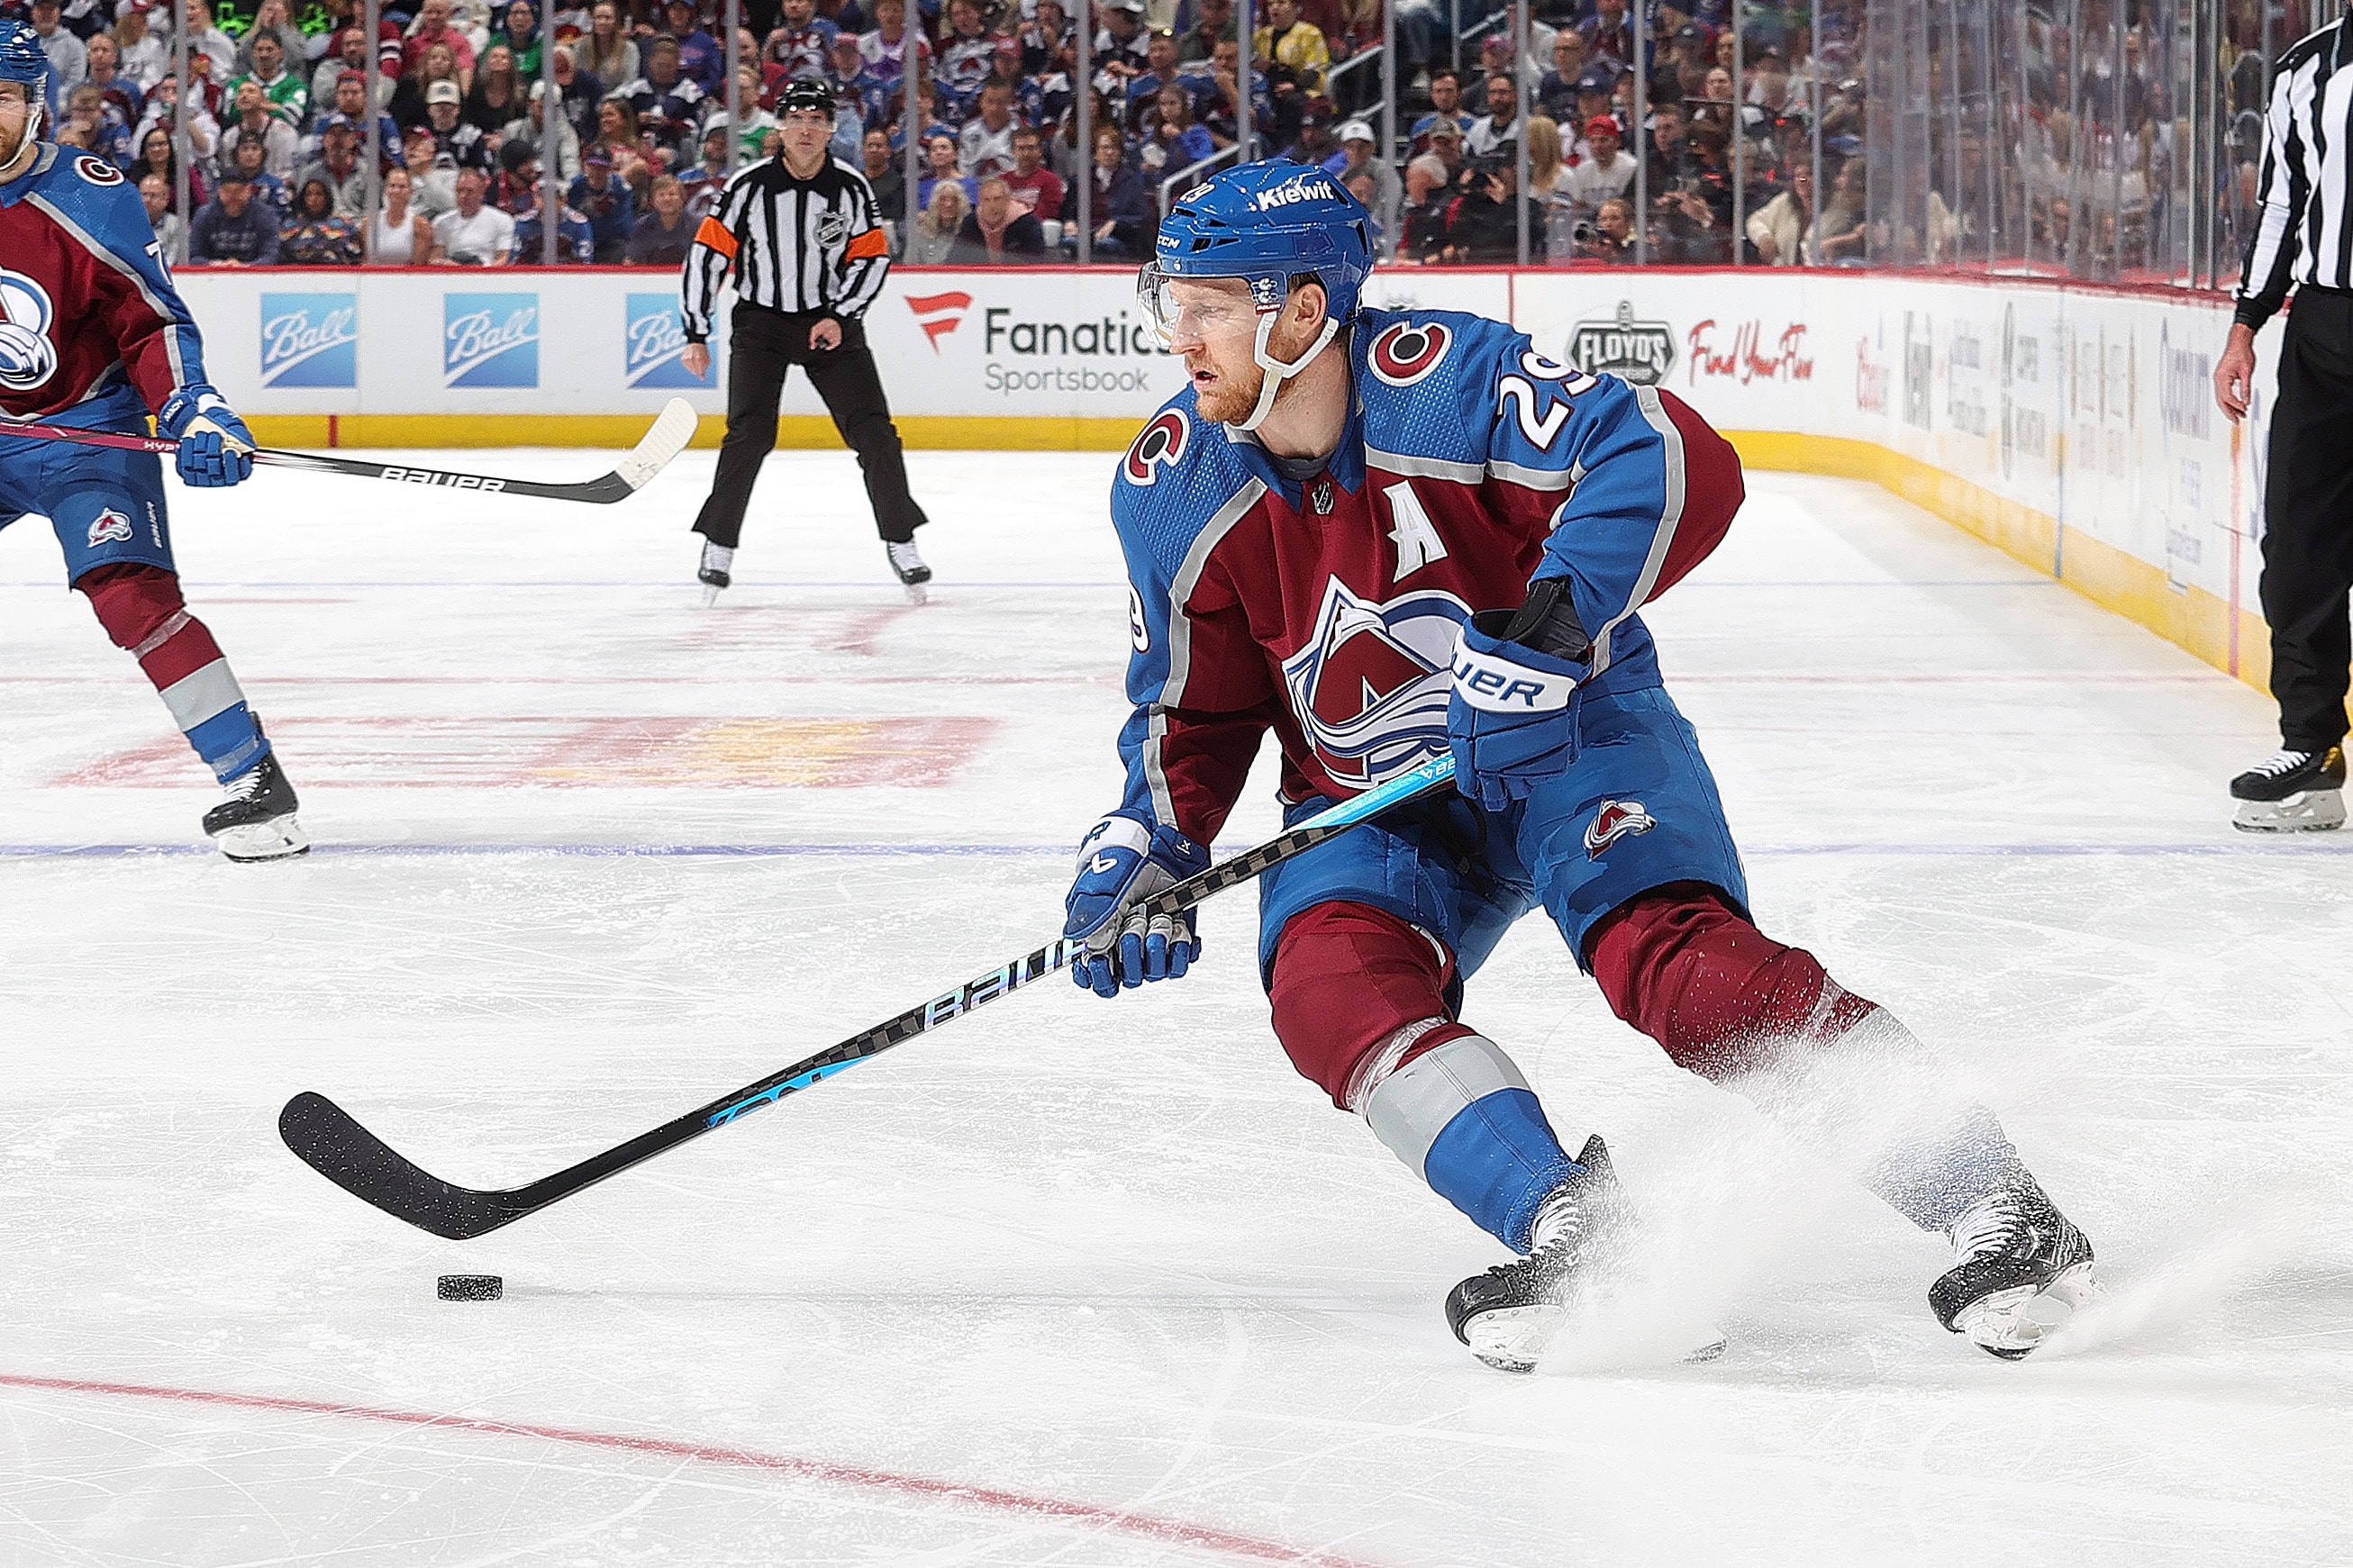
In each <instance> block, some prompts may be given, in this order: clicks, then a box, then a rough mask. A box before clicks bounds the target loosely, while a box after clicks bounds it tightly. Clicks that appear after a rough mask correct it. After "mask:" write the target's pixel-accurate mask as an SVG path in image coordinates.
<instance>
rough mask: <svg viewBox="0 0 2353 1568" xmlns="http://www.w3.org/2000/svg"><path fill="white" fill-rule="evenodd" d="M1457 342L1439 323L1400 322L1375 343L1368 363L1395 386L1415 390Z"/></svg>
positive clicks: (1368, 356)
mask: <svg viewBox="0 0 2353 1568" xmlns="http://www.w3.org/2000/svg"><path fill="white" fill-rule="evenodd" d="M1453 341H1454V334H1453V333H1451V332H1450V331H1447V330H1446V328H1445V327H1444V326H1442V325H1441V324H1440V323H1439V322H1437V321H1430V322H1427V323H1422V324H1417V323H1415V322H1412V321H1399V322H1398V324H1397V325H1396V326H1394V327H1391V328H1389V329H1388V331H1385V332H1383V333H1382V334H1381V335H1380V336H1379V337H1377V338H1375V339H1374V340H1373V347H1372V352H1371V353H1370V354H1368V355H1367V356H1366V363H1369V364H1370V365H1371V366H1372V367H1373V374H1375V375H1377V376H1379V377H1380V378H1381V379H1382V380H1383V381H1386V382H1388V384H1390V385H1391V386H1411V385H1413V384H1415V383H1416V382H1419V381H1426V380H1428V379H1429V377H1430V373H1431V372H1432V371H1434V370H1436V369H1437V368H1438V367H1439V364H1440V362H1442V361H1443V360H1444V359H1445V358H1446V351H1447V349H1448V347H1449V346H1450V345H1451V343H1452V342H1453Z"/></svg>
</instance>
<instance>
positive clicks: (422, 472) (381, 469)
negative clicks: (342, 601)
mask: <svg viewBox="0 0 2353 1568" xmlns="http://www.w3.org/2000/svg"><path fill="white" fill-rule="evenodd" d="M696 425H697V419H696V416H695V412H694V406H693V405H691V404H690V403H688V402H687V400H686V399H685V398H683V397H673V398H671V399H670V403H669V404H668V405H667V406H665V407H664V408H663V409H662V411H661V413H660V414H659V415H658V416H656V417H655V419H654V422H653V424H652V425H651V426H648V428H647V430H646V433H645V434H644V435H643V436H641V437H638V444H637V445H636V446H635V447H631V448H629V454H628V457H626V458H622V459H621V461H620V464H619V466H618V467H617V468H614V469H613V470H612V471H611V472H609V473H607V474H604V475H602V476H600V477H598V478H596V479H589V480H586V481H585V482H583V483H580V484H570V485H565V484H548V483H544V482H543V481H541V480H538V479H499V478H496V477H495V476H492V475H490V474H466V473H459V472H458V471H457V470H455V469H451V468H421V467H419V466H417V464H414V463H376V462H371V461H369V460H368V459H366V458H340V457H334V456H332V455H330V454H328V453H325V452H284V451H280V450H279V449H278V448H276V447H256V448H255V449H254V453H253V460H254V461H255V462H257V463H259V464H262V465H264V466H265V467H269V468H303V469H307V470H308V471H310V472H311V473H314V474H347V475H350V476H352V477H353V478H355V479H392V480H394V481H396V482H397V483H400V484H409V485H429V486H432V487H434V488H436V489H450V490H479V491H481V492H483V493H485V494H490V495H510V496H537V497H539V498H541V499H543V500H573V501H586V502H587V503H588V504H590V505H591V506H610V505H612V504H613V502H615V501H617V500H628V498H629V497H631V496H633V495H635V494H637V493H638V491H639V490H641V489H645V487H646V485H647V483H648V482H649V480H651V479H653V477H654V476H655V475H656V474H659V473H660V472H661V471H662V469H663V468H667V467H669V466H670V459H671V458H675V457H677V456H678V455H679V454H680V453H681V452H682V451H684V450H685V449H686V444H687V443H688V442H689V441H691V440H693V439H694V432H695V426H696ZM5 434H7V435H11V436H26V437H43V438H46V439H48V440H52V441H71V442H74V443H76V444H78V445H80V446H85V447H117V448H120V449H121V450H124V451H131V452H153V453H156V454H158V455H159V456H164V457H169V456H171V455H172V454H173V453H174V452H176V451H178V450H179V449H180V444H179V443H178V442H177V441H174V440H171V439H168V438H167V437H161V436H126V435H123V434H121V433H120V432H117V431H112V430H78V429H73V428H70V427H69V426H62V425H11V426H5Z"/></svg>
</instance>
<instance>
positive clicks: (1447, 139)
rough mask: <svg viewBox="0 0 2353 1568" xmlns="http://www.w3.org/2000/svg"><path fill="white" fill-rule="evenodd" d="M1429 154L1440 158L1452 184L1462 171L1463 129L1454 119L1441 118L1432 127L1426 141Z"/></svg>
mask: <svg viewBox="0 0 2353 1568" xmlns="http://www.w3.org/2000/svg"><path fill="white" fill-rule="evenodd" d="M1425 146H1426V150H1427V152H1428V153H1429V155H1430V157H1432V158H1435V159H1437V160H1438V162H1439V163H1440V165H1441V166H1442V167H1443V168H1444V169H1445V170H1446V179H1447V183H1448V184H1450V185H1451V184H1453V183H1454V181H1455V179H1456V178H1457V177H1458V176H1460V175H1461V173H1462V159H1463V153H1462V131H1461V127H1460V126H1458V125H1456V124H1455V123H1454V121H1452V120H1451V119H1450V120H1441V121H1438V122H1437V123H1436V124H1434V125H1432V126H1431V127H1430V135H1429V138H1428V140H1427V142H1426V143H1425Z"/></svg>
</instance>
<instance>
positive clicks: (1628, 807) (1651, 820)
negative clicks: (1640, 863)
mask: <svg viewBox="0 0 2353 1568" xmlns="http://www.w3.org/2000/svg"><path fill="white" fill-rule="evenodd" d="M1658 825H1659V819H1658V818H1657V817H1655V816H1651V814H1650V813H1649V812H1647V811H1645V810H1643V809H1642V803H1641V801H1639V800H1605V801H1603V802H1602V803H1601V809H1600V810H1599V811H1598V812H1595V813H1594V814H1593V825H1592V826H1590V827H1588V828H1587V829H1586V830H1585V858H1587V859H1588V860H1599V859H1600V858H1601V852H1602V851H1603V850H1604V849H1607V848H1609V847H1610V846H1611V845H1612V844H1615V843H1617V842H1618V840H1620V838H1624V837H1629V836H1630V835H1632V834H1636V833H1648V832H1650V831H1651V829H1652V828H1653V827H1656V826H1658Z"/></svg>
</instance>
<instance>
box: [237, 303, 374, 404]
mask: <svg viewBox="0 0 2353 1568" xmlns="http://www.w3.org/2000/svg"><path fill="white" fill-rule="evenodd" d="M359 321H360V297H359V296H358V295H357V294H264V295H263V296H262V297H261V384H262V385H264V386H338V387H354V386H357V385H358V384H359V379H360V327H359Z"/></svg>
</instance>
